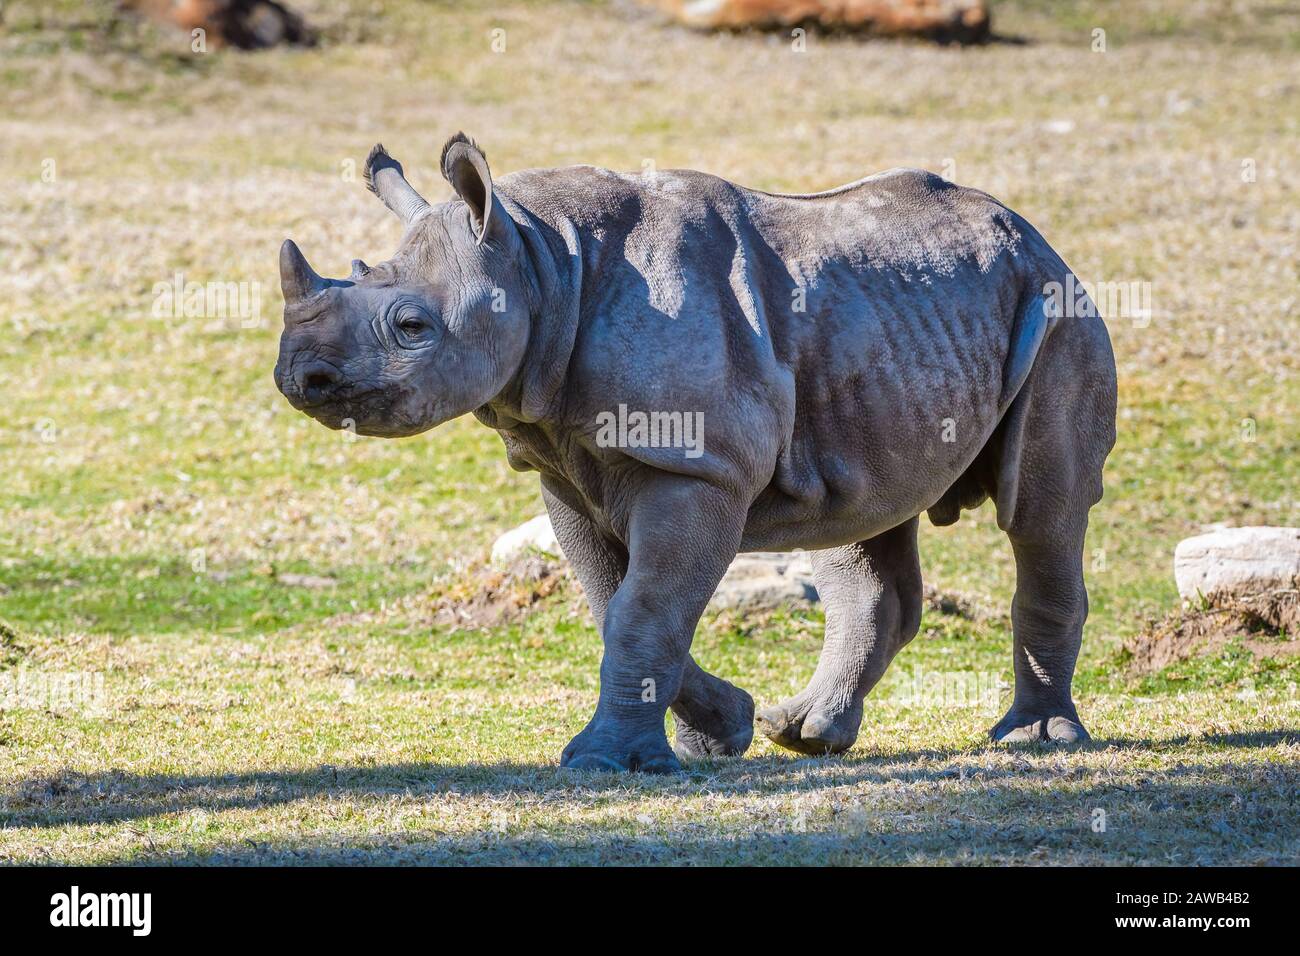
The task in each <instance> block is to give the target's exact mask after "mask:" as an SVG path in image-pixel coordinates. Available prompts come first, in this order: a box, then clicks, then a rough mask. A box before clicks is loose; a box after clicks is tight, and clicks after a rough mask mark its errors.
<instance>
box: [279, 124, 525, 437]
mask: <svg viewBox="0 0 1300 956" xmlns="http://www.w3.org/2000/svg"><path fill="white" fill-rule="evenodd" d="M442 172H443V175H444V176H445V177H446V178H447V181H448V182H450V183H451V185H452V188H453V189H454V190H455V192H456V196H457V197H458V198H456V199H453V200H451V201H450V202H446V203H441V204H438V205H430V204H429V203H428V202H426V201H425V200H424V198H423V197H422V196H420V194H419V193H417V192H416V191H415V189H414V188H413V187H412V186H411V184H410V183H408V182H407V181H406V177H405V176H404V175H403V173H402V167H401V165H400V164H399V163H398V162H397V161H396V160H395V159H393V158H392V157H391V156H390V155H389V154H388V153H387V152H386V151H385V150H384V148H383V147H382V146H376V147H375V148H374V149H373V150H371V151H370V156H369V157H368V158H367V160H366V171H365V178H366V183H367V185H368V187H369V188H370V190H371V192H373V193H375V195H377V196H378V197H379V198H380V199H381V200H383V202H384V205H386V206H387V207H388V208H389V209H390V210H392V212H393V213H394V214H395V215H396V216H397V217H398V218H399V219H400V220H401V221H402V223H403V225H404V226H405V233H404V235H403V237H402V242H401V246H400V247H399V249H398V251H397V253H396V255H394V256H393V257H392V258H391V259H389V260H388V261H386V262H382V263H380V264H378V265H376V266H373V267H371V266H367V265H366V264H365V263H364V262H362V261H361V260H359V259H357V260H354V261H353V263H352V274H351V275H350V276H349V277H348V278H347V279H326V278H322V277H321V276H319V275H317V274H316V272H315V270H313V269H312V267H311V266H310V265H308V264H307V260H306V258H304V256H303V254H302V252H301V251H299V249H298V247H297V245H295V244H294V242H293V241H292V240H285V242H284V245H283V246H281V248H280V285H281V288H282V290H283V292H284V332H283V334H282V335H281V338H280V356H279V361H278V362H277V363H276V366H275V384H276V386H277V387H278V388H279V389H280V391H281V392H283V393H284V396H285V397H286V398H287V399H288V400H289V402H290V404H292V405H293V406H294V407H295V408H297V409H299V410H300V411H302V412H305V413H306V414H308V415H310V416H311V417H313V418H315V419H316V420H318V421H320V422H322V423H323V424H325V425H328V426H329V427H330V428H348V429H353V430H355V431H357V432H358V433H360V434H363V435H383V436H400V435H413V434H416V433H417V432H421V431H424V430H426V429H429V428H432V427H434V426H435V425H438V424H440V423H442V422H445V421H448V420H449V419H452V418H455V417H456V416H458V415H463V414H465V413H466V412H469V411H472V410H473V409H475V408H478V407H479V406H481V405H483V404H485V403H487V402H489V401H490V400H491V399H492V398H494V397H495V396H497V395H499V394H500V393H501V392H502V390H503V389H505V387H506V386H507V385H508V384H509V382H510V380H511V378H512V377H513V375H514V374H515V372H516V370H517V369H518V368H519V366H520V364H521V362H522V361H523V354H524V349H525V347H526V346H527V344H528V332H529V316H530V311H531V309H530V305H529V294H530V289H531V288H532V286H531V284H530V283H529V282H528V281H527V277H526V275H525V269H526V262H527V257H526V256H525V255H524V254H523V248H522V241H521V239H520V236H519V233H518V229H517V227H516V226H515V223H514V221H513V220H512V219H511V217H510V216H509V215H508V214H506V212H505V210H504V209H503V208H502V205H501V201H500V199H499V198H498V197H496V196H494V195H493V191H492V174H491V173H490V172H489V170H488V165H487V160H486V159H485V158H484V156H483V154H482V152H480V151H479V149H478V147H477V146H475V145H474V143H473V142H472V141H471V140H469V139H468V138H467V137H466V136H465V135H464V134H457V135H456V136H455V137H453V138H452V139H451V140H450V141H449V142H448V143H447V145H446V147H444V149H443V153H442Z"/></svg>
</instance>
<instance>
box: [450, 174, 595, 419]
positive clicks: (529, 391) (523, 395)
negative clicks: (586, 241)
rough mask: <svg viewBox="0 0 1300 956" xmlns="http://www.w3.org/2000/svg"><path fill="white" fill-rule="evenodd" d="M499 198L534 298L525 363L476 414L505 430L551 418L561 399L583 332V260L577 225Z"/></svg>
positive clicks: (499, 195) (531, 305)
mask: <svg viewBox="0 0 1300 956" xmlns="http://www.w3.org/2000/svg"><path fill="white" fill-rule="evenodd" d="M498 199H499V200H500V202H501V205H502V208H503V209H504V210H505V212H506V213H507V214H508V215H509V216H510V218H511V219H512V220H514V223H515V226H516V227H517V229H518V232H519V236H520V239H521V240H522V245H523V252H522V255H523V257H524V259H525V261H523V262H521V263H520V264H519V267H520V272H521V273H523V274H524V275H525V277H526V279H527V281H528V283H529V287H530V291H531V293H532V301H531V302H530V303H529V313H530V326H531V327H530V329H529V335H528V348H527V349H526V350H525V353H524V360H523V362H522V363H520V366H519V369H518V371H516V372H515V374H514V376H513V377H512V378H511V380H510V382H509V383H508V384H507V385H506V387H505V388H504V389H502V391H501V393H500V394H499V395H498V396H497V397H496V398H495V399H493V401H491V402H489V403H488V405H487V406H484V408H483V409H481V410H480V412H478V413H476V414H477V415H478V417H479V419H480V420H481V421H483V422H484V423H485V424H487V425H490V426H491V427H494V428H505V427H509V425H510V424H511V423H512V422H530V423H531V422H536V421H540V420H541V419H543V418H546V417H547V416H548V415H549V414H552V413H554V412H555V410H556V408H557V406H558V403H559V401H560V400H561V398H562V396H561V391H562V389H563V387H564V383H565V380H566V378H567V376H568V368H569V359H570V357H571V356H572V354H573V344H574V341H575V339H576V337H577V333H578V318H579V305H580V303H581V301H582V272H583V267H582V263H583V255H582V244H581V240H580V237H579V234H578V229H577V227H576V226H575V225H574V224H573V223H572V222H570V221H568V220H567V219H559V220H554V221H546V220H543V219H542V218H540V217H539V216H537V215H535V214H534V213H533V212H531V211H530V210H528V209H527V208H525V207H524V206H523V205H521V204H520V203H518V202H516V201H514V200H513V199H511V198H510V197H509V196H505V195H501V194H500V193H498Z"/></svg>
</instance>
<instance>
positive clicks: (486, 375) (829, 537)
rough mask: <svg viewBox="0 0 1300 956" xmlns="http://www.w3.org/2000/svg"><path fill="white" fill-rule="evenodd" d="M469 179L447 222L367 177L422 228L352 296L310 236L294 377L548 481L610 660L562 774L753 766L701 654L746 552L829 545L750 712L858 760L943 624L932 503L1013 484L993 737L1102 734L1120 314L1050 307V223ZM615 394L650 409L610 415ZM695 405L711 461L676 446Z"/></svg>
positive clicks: (323, 394)
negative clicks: (865, 716) (812, 636)
mask: <svg viewBox="0 0 1300 956" xmlns="http://www.w3.org/2000/svg"><path fill="white" fill-rule="evenodd" d="M442 171H443V174H444V176H445V177H446V178H447V180H448V181H449V182H450V183H451V185H452V187H453V189H454V190H455V193H456V197H457V198H455V199H453V200H452V201H450V202H446V203H442V204H438V205H431V204H429V203H428V202H426V201H425V200H424V199H423V198H422V197H421V196H420V195H419V194H418V193H417V192H416V191H415V190H414V189H413V188H412V187H411V186H410V184H409V183H408V182H407V181H406V179H405V177H404V175H403V173H402V167H401V166H400V164H398V163H397V162H396V161H395V160H394V159H393V158H392V157H391V156H389V154H388V153H387V152H385V151H384V149H383V148H382V147H376V148H375V149H374V150H373V151H372V152H371V154H370V157H369V159H368V161H367V164H366V179H367V182H368V184H369V186H370V188H371V189H372V191H374V192H375V193H376V194H377V195H378V196H379V198H380V199H381V200H383V202H384V203H385V204H386V205H387V206H388V207H389V208H390V209H391V210H392V211H393V212H394V213H395V214H396V215H397V216H398V217H399V218H400V220H401V221H402V223H403V224H404V226H405V233H404V235H403V238H402V242H401V245H400V247H399V248H398V250H397V253H396V254H395V255H394V256H393V257H392V258H391V259H389V260H387V261H386V262H382V263H380V264H378V265H376V266H373V267H371V266H367V265H366V264H365V263H363V262H361V261H359V260H358V261H355V262H354V263H353V268H352V274H351V276H350V278H348V279H345V280H340V279H325V278H322V277H321V276H319V275H317V274H316V272H315V271H314V270H312V268H311V266H309V265H308V264H307V261H306V260H305V259H304V258H303V256H302V253H300V252H299V251H298V248H297V246H295V245H294V244H293V243H292V242H290V241H286V242H285V244H284V247H283V248H282V249H281V254H280V270H281V284H282V287H283V291H284V298H285V328H284V334H283V336H282V338H281V343H280V358H279V362H278V363H277V365H276V370H275V379H276V384H277V385H278V386H279V388H280V390H281V391H282V392H283V393H284V395H285V396H286V398H288V400H289V401H290V403H292V404H293V405H294V407H296V408H298V409H300V410H302V411H304V412H306V413H307V414H309V415H311V416H312V417H314V418H316V419H317V420H319V421H321V422H323V423H324V424H326V425H328V426H330V427H332V428H341V427H351V428H355V429H356V430H357V431H358V432H360V433H362V434H367V435H411V434H415V433H417V432H421V431H424V430H426V429H429V428H432V427H434V426H435V425H438V424H440V423H441V422H445V421H447V420H449V419H452V418H455V417H456V416H459V415H463V414H465V413H467V412H473V413H474V415H475V416H476V417H477V418H478V419H479V420H480V421H481V422H483V423H484V424H485V425H487V426H488V427H490V428H493V429H496V430H497V432H498V433H499V434H500V435H501V437H502V439H503V441H504V442H505V446H506V454H507V456H508V459H509V461H510V464H511V465H512V466H513V467H515V468H517V469H520V470H532V471H536V472H538V473H539V474H540V476H541V486H542V496H543V498H544V499H545V501H546V506H547V509H548V510H549V512H550V515H551V519H552V522H553V525H554V528H555V533H556V535H557V537H558V539H559V541H560V544H561V546H562V547H563V549H564V552H565V554H566V555H567V556H568V558H569V560H570V562H571V563H572V565H573V567H574V569H575V571H576V573H577V574H578V577H579V579H580V580H581V581H582V584H583V587H584V589H585V591H586V594H587V597H588V599H589V601H590V603H591V609H592V613H593V614H594V616H595V620H596V624H597V626H598V627H599V629H600V632H601V635H602V637H603V639H604V643H605V655H604V659H603V661H602V663H601V669H600V677H601V687H600V698H599V701H598V703H597V705H596V711H595V715H594V716H593V717H592V718H591V721H590V722H589V723H588V725H587V727H586V728H585V729H584V730H583V731H582V732H581V733H580V734H578V736H577V737H575V738H574V739H573V741H572V742H571V743H570V744H569V745H568V746H567V747H566V748H565V750H564V753H563V755H562V757H561V762H562V764H563V765H565V766H568V767H574V768H597V769H630V770H636V769H640V770H648V771H668V770H674V769H677V768H678V767H679V766H680V765H679V763H678V759H677V758H678V756H681V757H691V756H698V755H703V754H736V753H741V752H743V751H744V750H745V749H746V748H747V747H748V745H749V743H750V740H751V738H752V733H753V724H754V713H753V702H752V700H751V699H750V697H749V695H748V694H746V693H745V692H744V691H742V690H740V689H739V688H737V687H734V686H733V685H731V684H730V683H728V682H726V681H723V680H721V679H719V678H717V677H714V676H712V675H710V674H708V673H706V672H705V671H704V670H702V669H701V668H700V667H699V666H698V665H697V664H696V663H695V661H694V660H693V659H692V658H691V656H690V653H689V651H690V645H691V638H692V635H693V634H694V631H695V627H696V624H697V622H698V619H699V616H700V614H701V612H702V611H703V609H704V607H705V605H706V604H707V603H708V601H709V598H710V596H711V595H712V594H713V591H714V588H715V586H716V585H717V583H718V581H719V579H720V578H721V577H722V575H723V573H724V572H725V571H726V569H727V567H728V565H729V563H730V562H731V560H732V558H733V557H734V556H735V555H736V554H737V552H741V551H760V550H762V551H783V550H790V549H793V548H806V549H811V550H814V551H815V553H814V554H813V558H812V560H813V567H814V575H815V579H816V582H817V590H818V592H819V593H820V594H821V597H822V600H823V602H824V604H825V608H826V638H825V645H824V647H823V650H822V655H821V659H820V661H819V663H818V665H817V669H816V673H815V674H814V675H813V678H812V680H811V681H810V682H809V684H808V686H807V688H806V689H805V690H803V691H802V692H801V693H799V694H797V695H796V696H794V697H793V698H791V699H790V700H787V701H785V702H784V703H781V704H777V705H775V706H772V707H769V708H767V709H765V710H763V711H761V712H760V713H759V714H758V715H757V723H758V726H759V727H760V728H761V729H762V730H763V732H764V733H765V734H767V735H768V736H769V737H770V738H771V739H772V740H774V741H776V742H777V743H778V744H781V745H782V746H785V747H788V748H790V749H793V750H797V751H801V752H804V753H827V752H836V751H841V750H844V749H846V748H847V747H849V746H850V745H851V744H852V743H853V742H854V740H855V739H856V737H857V732H858V727H859V724H860V723H861V720H862V706H863V698H864V697H865V696H866V694H867V692H868V691H869V690H870V689H871V688H872V686H874V685H875V683H876V682H877V681H878V680H879V679H880V677H881V675H882V674H883V673H884V670H885V668H886V667H887V666H888V664H889V662H890V660H891V659H892V658H893V656H894V654H895V653H896V652H897V651H898V650H899V648H901V647H902V646H903V645H904V644H906V643H907V642H908V641H909V640H910V639H911V638H912V637H913V636H914V635H915V633H916V631H917V627H918V624H919V619H920V613H921V600H922V588H921V574H920V566H919V561H918V556H917V547H916V533H917V523H918V516H919V514H920V513H921V512H923V511H925V512H928V514H929V516H930V519H931V521H933V522H934V523H936V524H950V523H952V522H954V521H956V520H957V518H958V516H959V514H960V512H961V510H962V509H964V508H972V507H975V506H977V505H978V504H980V503H981V502H982V501H984V500H985V499H986V498H992V499H993V501H994V504H995V507H996V514H997V520H998V524H999V526H1000V527H1001V528H1002V529H1003V530H1004V531H1005V532H1006V533H1007V535H1008V537H1009V538H1010V540H1011V546H1012V549H1013V551H1014V553H1015V560H1016V595H1015V600H1014V603H1013V605H1012V621H1013V629H1014V640H1013V644H1014V648H1013V653H1014V670H1015V697H1014V700H1013V702H1012V704H1011V708H1010V710H1009V711H1008V713H1007V715H1006V716H1005V717H1004V718H1003V719H1002V720H1001V721H1000V722H999V723H998V724H997V725H996V726H995V727H993V729H992V731H991V734H992V736H993V738H994V739H997V740H1024V739H1045V740H1062V741H1071V740H1084V739H1087V733H1086V731H1085V730H1084V729H1083V726H1082V724H1081V723H1080V720H1079V716H1078V713H1077V711H1076V710H1075V706H1074V703H1073V700H1072V698H1071V694H1070V682H1071V678H1072V676H1073V672H1074V664H1075V658H1076V657H1077V655H1078V651H1079V644H1080V639H1081V635H1082V630H1083V622H1084V618H1085V616H1086V615H1087V595H1086V593H1085V590H1084V584H1083V574H1082V553H1083V535H1084V529H1085V527H1086V525H1087V520H1088V510H1089V508H1090V507H1091V506H1092V505H1093V504H1094V503H1095V502H1097V501H1098V500H1099V499H1100V497H1101V490H1102V486H1101V469H1102V464H1103V462H1104V460H1105V458H1106V455H1107V453H1108V452H1109V450H1110V448H1111V446H1112V444H1113V443H1114V438H1115V364H1114V358H1113V356H1112V354H1111V348H1110V341H1109V338H1108V336H1107V334H1106V329H1105V326H1104V324H1103V322H1102V320H1101V319H1100V318H1099V317H1098V316H1097V315H1096V313H1095V311H1094V310H1082V314H1074V312H1075V311H1077V310H1069V311H1070V314H1068V315H1067V314H1066V311H1067V310H1063V309H1062V308H1061V307H1060V306H1061V303H1060V302H1054V301H1053V297H1052V296H1051V294H1050V292H1049V291H1048V290H1050V289H1052V288H1056V289H1059V288H1062V287H1063V286H1064V285H1065V284H1066V280H1067V278H1068V277H1069V276H1070V270H1069V268H1068V267H1067V266H1066V265H1065V264H1064V263H1063V262H1062V261H1061V259H1060V258H1059V257H1058V256H1057V255H1056V253H1054V252H1053V251H1052V249H1051V248H1050V247H1049V246H1048V245H1047V243H1046V242H1045V241H1044V240H1043V239H1042V237H1041V236H1039V234H1038V233H1037V232H1036V231H1035V230H1034V228H1033V227H1032V226H1030V225H1029V224H1028V223H1027V222H1026V221H1025V220H1024V219H1022V218H1021V217H1020V216H1018V215H1017V214H1016V213H1014V212H1012V211H1011V210H1009V209H1007V208H1006V207H1005V206H1003V205H1002V204H1001V203H999V202H997V201H996V200H995V199H993V198H991V197H989V196H987V195H985V194H984V193H981V192H977V191H975V190H972V189H965V188H962V187H959V186H956V185H953V184H952V183H949V182H947V181H945V180H943V179H941V178H939V177H937V176H933V175H931V174H929V173H926V172H921V171H917V170H891V171H889V172H885V173H880V174H878V175H875V176H870V177H868V178H866V179H862V180H859V181H858V182H855V183H851V184H849V185H847V186H841V187H840V188H838V189H832V190H829V191H827V192H823V193H815V194H812V195H804V196H796V195H780V194H773V193H764V192H758V191H755V190H751V189H744V188H742V187H740V186H736V185H733V184H732V183H729V182H726V181H724V180H721V179H718V178H716V177H714V176H709V175H706V174H704V173H699V172H692V171H685V170H683V171H668V172H656V173H653V174H647V175H640V176H634V175H624V174H620V173H615V172H610V171H609V170H604V169H597V168H594V167H591V166H576V167H570V168H565V169H547V170H529V171H525V172H518V173H514V174H512V175H510V176H507V177H505V178H503V179H501V180H500V181H498V182H495V183H494V182H493V180H492V175H491V173H490V171H489V168H488V164H487V161H486V159H485V158H484V156H483V153H482V152H481V151H480V150H479V149H478V148H477V147H476V146H475V145H474V144H473V143H472V142H471V141H470V140H468V139H467V138H466V137H464V136H463V135H457V136H456V137H454V138H453V139H452V140H451V141H450V142H449V143H448V144H447V146H446V148H445V149H444V151H443V156H442ZM621 408H626V409H632V410H637V411H638V412H642V413H645V414H644V417H643V418H638V419H636V422H635V423H633V422H632V418H631V416H630V414H629V415H625V416H623V418H622V419H620V420H626V421H627V422H628V423H629V427H628V429H622V428H616V429H611V428H609V427H602V423H605V425H606V426H607V425H608V422H609V421H610V420H611V416H617V415H619V410H620V409H621ZM688 419H689V420H690V421H692V422H699V423H700V424H701V426H702V428H701V429H700V431H699V434H700V435H701V436H702V440H701V441H699V442H693V443H692V444H691V447H689V448H688V447H683V445H684V443H683V442H681V441H678V440H676V439H674V437H673V436H674V431H673V427H672V426H673V424H674V423H675V422H684V421H686V420H688ZM656 421H658V422H660V423H662V424H663V429H662V430H659V431H655V432H654V433H653V434H652V433H651V431H650V429H651V428H654V427H656V426H654V424H653V423H655V422H656ZM631 427H636V428H637V429H642V428H643V427H644V429H645V431H638V433H637V435H636V436H635V440H634V439H633V437H632V436H631V432H630V429H631ZM625 433H626V437H625ZM611 435H613V436H616V437H611ZM665 435H666V436H667V437H666V438H665ZM688 451H691V452H692V453H691V454H687V452H688ZM670 706H671V708H672V711H673V714H674V719H675V722H676V741H675V750H676V755H674V750H673V749H672V748H670V747H669V745H668V741H667V737H666V735H665V732H664V713H665V710H666V709H667V708H668V707H670Z"/></svg>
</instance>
